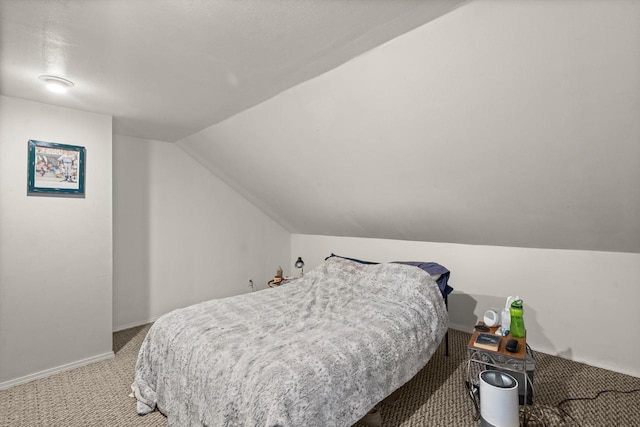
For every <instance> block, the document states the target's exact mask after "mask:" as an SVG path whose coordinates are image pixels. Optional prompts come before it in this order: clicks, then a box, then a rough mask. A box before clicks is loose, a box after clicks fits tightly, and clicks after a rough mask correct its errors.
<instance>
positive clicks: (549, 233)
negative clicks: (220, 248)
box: [178, 0, 640, 268]
mask: <svg viewBox="0 0 640 427" xmlns="http://www.w3.org/2000/svg"><path fill="white" fill-rule="evenodd" d="M178 144H179V145H180V146H182V147H183V148H184V149H185V150H186V151H188V152H189V153H190V154H191V155H192V156H193V157H194V158H196V159H198V160H199V161H200V162H201V163H202V164H204V165H205V166H207V167H208V168H209V169H211V170H212V171H213V172H214V173H216V174H217V175H219V176H220V177H222V178H223V179H224V180H225V181H226V182H228V183H229V184H230V185H231V186H232V187H234V188H235V189H236V190H237V191H239V192H240V193H242V194H244V195H245V196H246V197H247V198H249V199H250V200H252V201H253V202H254V203H255V204H256V205H258V206H259V207H261V208H262V209H263V210H264V211H265V212H267V213H268V214H269V215H271V216H272V217H273V218H275V219H276V220H278V221H279V222H280V223H282V224H283V225H285V226H286V227H288V229H289V230H290V231H292V232H298V233H308V234H323V235H340V236H364V237H379V238H395V239H408V240H423V241H434V242H456V243H468V244H486V245H503V246H517V247H538V248H557V249H586V250H600V251H617V252H636V253H638V252H640V186H639V183H640V2H626V1H610V2H609V1H606V2H605V1H589V2H573V1H570V2H569V1H568V2H564V1H562V2H529V1H512V2H504V1H501V0H495V1H492V0H479V1H474V2H471V3H469V4H466V5H465V6H464V7H461V8H458V9H456V10H455V11H453V12H451V13H449V14H447V15H445V16H443V17H441V18H439V19H437V20H435V21H433V22H430V23H429V24H427V25H424V26H422V27H420V28H418V29H416V30H414V31H411V32H410V33H407V34H405V35H402V36H400V37H398V38H396V39H394V40H392V41H390V42H388V43H386V44H384V45H382V46H380V47H377V48H375V49H373V50H371V51H370V52H368V53H366V54H364V55H362V56H360V57H358V58H356V59H354V60H352V61H350V62H348V63H346V64H344V65H342V66H340V67H338V68H336V69H334V70H332V71H330V72H327V73H326V74H323V75H321V76H319V77H317V78H315V79H312V80H310V81H307V82H305V83H303V84H300V85H298V86H295V87H293V88H291V89H289V90H287V91H285V92H283V93H281V94H279V95H278V96H276V97H274V98H272V99H270V100H268V101H266V102H264V103H261V104H259V105H257V106H255V107H253V108H251V109H248V110H246V111H244V112H242V113H240V114H237V115H235V116H233V117H231V118H229V119H227V120H225V121H223V122H221V123H218V124H216V125H214V126H211V127H209V128H207V129H205V130H203V131H201V132H198V133H196V134H193V135H191V136H188V137H186V138H184V139H182V140H180V141H179V142H178ZM496 262H508V260H496ZM541 267H543V266H541ZM601 267H602V266H599V268H601Z"/></svg>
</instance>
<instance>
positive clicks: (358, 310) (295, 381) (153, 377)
mask: <svg viewBox="0 0 640 427" xmlns="http://www.w3.org/2000/svg"><path fill="white" fill-rule="evenodd" d="M447 273H448V272H447ZM449 289H450V288H449ZM443 295H444V294H443V291H442V290H441V289H440V287H439V285H438V283H436V281H435V280H434V279H433V277H432V276H430V275H429V274H427V273H426V272H425V271H424V270H422V269H421V268H417V267H415V266H413V265H405V264H398V263H385V264H364V263H362V262H357V261H353V260H350V259H345V258H341V257H337V256H332V257H330V258H328V259H327V260H325V262H324V263H323V264H321V265H320V266H319V267H317V268H315V269H313V270H312V271H310V272H308V273H307V274H305V276H304V277H303V278H300V279H296V280H293V281H291V282H288V283H286V284H285V285H283V286H280V287H278V288H272V289H266V290H262V291H259V292H253V293H248V294H244V295H238V296H235V297H230V298H224V299H217V300H211V301H206V302H203V303H199V304H195V305H193V306H190V307H186V308H183V309H178V310H175V311H173V312H171V313H168V314H166V315H164V316H162V317H161V318H159V319H158V320H157V321H156V322H155V323H154V324H153V325H152V327H151V328H150V330H149V332H148V334H147V336H146V337H145V339H144V341H143V343H142V346H141V348H140V352H139V355H138V360H137V363H136V371H135V380H134V383H133V386H132V387H133V390H134V395H135V397H136V399H137V411H138V413H139V414H141V415H144V414H146V413H149V412H151V411H154V410H159V411H160V412H162V413H163V414H165V415H166V416H167V419H168V423H169V425H171V426H199V425H205V426H273V427H275V426H296V427H297V426H307V427H313V426H322V427H329V426H351V425H352V424H354V423H355V422H356V421H358V420H359V419H360V418H362V417H363V416H364V415H365V414H366V413H367V412H368V411H369V410H370V409H371V408H372V407H373V406H374V405H376V404H377V403H378V402H379V401H381V400H382V399H384V398H385V397H387V396H388V395H390V394H391V393H392V392H393V391H395V390H396V389H397V388H399V387H400V386H402V385H403V384H404V383H406V382H407V381H408V380H410V379H411V378H412V377H413V376H414V375H415V374H416V373H417V372H418V371H419V370H420V369H422V368H423V367H424V366H425V365H426V363H427V362H428V361H429V359H430V358H431V356H432V355H433V353H434V352H435V351H436V349H437V348H438V346H439V344H440V342H441V341H442V339H443V337H444V336H445V333H446V331H447V327H448V315H447V311H446V307H445V303H444V298H443Z"/></svg>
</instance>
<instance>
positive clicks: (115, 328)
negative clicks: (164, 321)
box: [113, 316, 160, 332]
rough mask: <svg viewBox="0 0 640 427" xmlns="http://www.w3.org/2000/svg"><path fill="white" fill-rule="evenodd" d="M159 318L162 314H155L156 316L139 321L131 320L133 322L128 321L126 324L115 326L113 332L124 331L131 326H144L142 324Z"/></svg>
mask: <svg viewBox="0 0 640 427" xmlns="http://www.w3.org/2000/svg"><path fill="white" fill-rule="evenodd" d="M159 318H160V316H155V317H152V318H150V319H147V320H141V321H138V322H131V323H126V324H124V325H118V326H114V327H113V332H119V331H124V330H125V329H131V328H135V327H137V326H142V325H146V324H148V323H153V322H155V321H156V320H158V319H159Z"/></svg>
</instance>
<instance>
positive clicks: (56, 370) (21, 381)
mask: <svg viewBox="0 0 640 427" xmlns="http://www.w3.org/2000/svg"><path fill="white" fill-rule="evenodd" d="M113 357H114V354H113V351H110V352H108V353H103V354H98V355H95V356H91V357H87V358H86V359H82V360H77V361H75V362H71V363H67V364H65V365H60V366H56V367H54V368H50V369H45V370H44V371H40V372H35V373H33V374H29V375H25V376H24V377H19V378H15V379H12V380H9V381H4V382H1V383H0V390H5V389H8V388H9V387H13V386H16V385H19V384H25V383H28V382H31V381H35V380H39V379H42V378H46V377H50V376H51V375H55V374H59V373H60V372H65V371H70V370H72V369H76V368H79V367H81V366H85V365H89V364H91V363H95V362H101V361H103V360H108V359H113Z"/></svg>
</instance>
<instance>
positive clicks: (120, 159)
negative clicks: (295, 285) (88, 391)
mask: <svg viewBox="0 0 640 427" xmlns="http://www.w3.org/2000/svg"><path fill="white" fill-rule="evenodd" d="M113 146H114V149H113V155H114V179H113V188H114V202H113V207H114V284H113V325H114V330H119V329H124V328H127V327H130V326H135V325H139V324H142V323H146V322H149V321H152V320H155V319H156V318H158V317H159V316H161V315H162V314H164V313H167V312H169V311H170V310H173V309H175V308H178V307H184V306H187V305H190V304H193V303H196V302H200V301H204V300H207V299H211V298H221V297H226V296H231V295H237V294H240V293H244V292H249V291H250V288H249V279H253V281H254V283H255V287H256V289H263V288H265V287H266V283H267V281H268V280H269V279H270V278H272V277H273V275H274V273H275V271H276V268H277V267H278V265H282V267H283V268H285V269H286V266H287V265H289V264H290V262H291V261H290V260H289V254H290V235H289V232H287V231H286V230H284V229H283V228H282V227H281V226H280V225H278V224H276V223H275V222H274V221H273V220H271V219H270V218H269V217H267V216H266V215H265V214H264V213H262V212H261V211H260V210H258V209H257V208H256V207H255V206H253V205H252V204H250V203H249V202H248V201H247V200H245V199H244V198H242V197H241V196H240V195H239V194H238V193H236V192H235V191H234V190H232V189H231V188H229V187H228V186H227V185H226V184H224V183H222V182H221V181H220V180H219V179H218V178H216V177H215V176H214V175H213V174H212V173H211V172H209V171H208V170H207V169H205V168H204V167H203V166H201V165H200V164H199V163H198V162H196V161H195V160H194V159H193V158H191V157H189V156H188V155H187V154H186V153H185V152H184V151H182V150H181V149H180V148H179V147H178V146H177V145H175V144H172V143H168V142H162V141H150V140H145V139H138V138H131V137H125V136H119V135H115V136H114V144H113Z"/></svg>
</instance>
